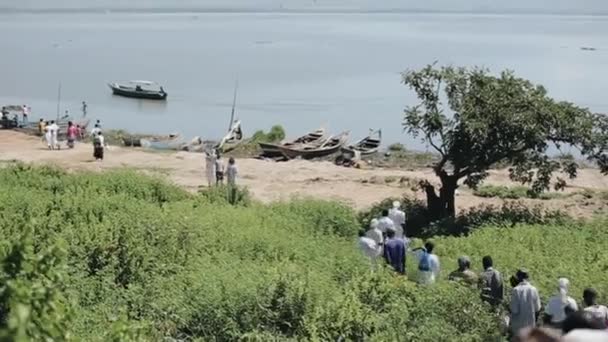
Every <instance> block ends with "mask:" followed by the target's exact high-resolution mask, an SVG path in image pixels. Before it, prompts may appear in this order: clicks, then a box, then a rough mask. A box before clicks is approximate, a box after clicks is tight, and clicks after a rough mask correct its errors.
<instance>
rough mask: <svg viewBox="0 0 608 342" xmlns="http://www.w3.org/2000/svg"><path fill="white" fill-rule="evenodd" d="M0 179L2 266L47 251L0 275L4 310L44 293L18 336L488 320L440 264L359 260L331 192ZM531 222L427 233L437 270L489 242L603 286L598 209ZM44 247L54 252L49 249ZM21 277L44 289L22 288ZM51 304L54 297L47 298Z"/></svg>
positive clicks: (104, 178)
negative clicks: (260, 195) (266, 200)
mask: <svg viewBox="0 0 608 342" xmlns="http://www.w3.org/2000/svg"><path fill="white" fill-rule="evenodd" d="M0 180H1V182H0V232H1V233H2V236H4V245H5V247H4V248H2V249H0V257H1V259H2V260H4V262H3V264H4V265H5V267H3V268H2V271H1V272H0V273H1V275H2V277H3V279H7V277H9V275H10V274H9V272H8V271H7V270H9V269H15V267H17V269H19V268H18V267H22V268H23V269H24V270H25V269H27V270H29V271H28V272H34V271H32V269H31V268H29V266H27V265H26V264H21V263H18V264H16V263H15V262H14V261H15V259H14V258H12V257H11V255H12V254H11V253H10V251H11V250H18V251H19V250H27V251H28V252H27V253H25V252H24V253H25V254H24V255H28V258H26V260H42V259H41V258H43V257H44V256H45V255H47V256H48V255H51V256H53V258H55V259H53V260H55V261H53V262H49V263H45V264H44V265H48V267H47V266H45V268H44V269H40V270H39V271H35V274H41V275H42V276H39V277H38V278H35V277H34V278H32V277H30V278H31V279H39V280H37V281H36V282H33V283H31V282H25V281H23V282H20V283H18V284H17V285H15V287H14V288H15V289H17V290H19V291H17V290H16V291H14V292H10V291H8V292H6V291H5V292H2V291H0V294H2V293H5V294H7V295H6V296H5V297H3V298H4V299H3V300H2V301H0V305H2V303H4V305H5V306H6V307H7V308H8V309H7V310H8V311H7V312H8V313H9V316H10V317H17V316H14V315H17V313H18V312H20V309H18V308H22V307H25V308H28V307H30V308H33V307H36V308H43V309H45V310H42V311H40V310H38V311H32V312H34V313H35V315H39V316H40V317H37V316H35V315H34V316H32V317H34V318H36V319H34V320H31V321H30V322H29V323H28V322H25V323H24V324H26V325H27V326H28V327H30V328H29V329H26V330H24V331H25V334H26V335H27V336H28V337H29V338H30V339H32V338H33V339H35V337H36V336H46V335H44V334H42V333H41V331H42V332H48V331H56V330H52V329H59V330H60V331H61V332H63V334H53V335H52V336H54V337H55V340H57V341H61V340H68V339H70V336H71V337H72V338H77V339H80V340H85V341H108V340H111V341H137V340H163V339H177V340H200V341H208V340H213V341H234V340H240V339H242V340H255V341H269V340H313V341H326V340H334V341H335V340H352V341H360V340H370V341H389V340H400V341H438V340H449V341H488V340H492V339H493V338H494V337H495V335H496V333H497V331H498V322H496V321H495V320H494V318H493V317H492V316H491V315H489V314H488V313H487V308H486V307H485V306H484V305H483V304H482V303H481V302H480V301H479V294H478V292H477V291H476V290H474V289H469V288H466V287H462V286H458V285H456V284H452V283H449V282H447V281H445V280H443V279H442V281H440V283H439V284H438V285H437V286H434V287H430V288H423V287H419V286H417V285H415V284H414V283H412V282H409V281H407V280H406V279H405V278H402V277H396V276H394V275H393V274H392V273H391V272H390V271H388V270H385V269H384V268H380V269H379V270H378V271H377V272H371V270H370V265H369V264H368V262H367V261H366V260H365V259H364V258H363V257H362V256H361V255H360V253H359V252H358V251H357V248H356V244H355V240H356V231H357V230H358V227H359V225H358V222H357V217H356V213H354V212H353V211H352V210H351V209H349V208H348V207H345V206H342V205H340V204H336V203H333V202H325V201H314V200H294V201H291V202H284V203H275V204H271V205H262V204H259V203H256V202H253V201H244V202H241V203H237V204H236V205H231V204H229V203H227V202H226V201H223V200H222V198H223V196H224V193H223V192H222V191H221V190H215V191H216V192H207V193H204V194H197V195H191V194H188V193H186V192H184V191H182V190H180V189H179V188H177V187H174V186H171V185H168V184H166V183H164V182H162V181H160V180H158V179H154V178H149V177H143V176H141V175H139V174H136V173H132V172H128V171H120V172H109V173H106V174H92V173H79V174H67V173H64V172H62V171H60V170H57V169H53V168H38V167H36V168H32V167H29V166H26V165H16V166H9V167H6V168H2V169H0ZM544 229H545V227H542V226H532V227H516V228H508V229H500V230H480V231H478V232H474V233H473V234H472V235H471V236H470V237H469V238H439V239H438V240H437V242H438V253H439V254H440V256H441V257H442V261H443V262H444V265H445V266H444V268H445V270H444V274H445V272H447V271H448V269H449V268H450V260H451V259H454V260H455V258H456V257H457V256H458V255H459V254H461V253H466V254H469V255H471V256H472V257H473V259H474V260H475V261H476V262H477V261H478V260H479V258H480V256H481V255H483V254H485V253H491V254H493V255H495V256H496V259H497V266H498V267H499V269H503V270H505V271H508V272H511V271H512V270H514V269H515V268H516V267H518V266H520V265H521V264H522V263H523V264H525V265H526V266H527V267H529V268H530V269H531V270H532V274H533V276H534V277H535V280H538V282H539V283H540V285H541V290H542V291H543V295H545V294H548V293H549V290H548V289H551V288H553V284H552V280H553V277H555V276H556V275H557V273H561V272H563V274H564V275H567V276H570V277H571V279H572V282H573V286H574V289H575V290H576V291H578V290H579V289H580V288H581V287H582V286H586V285H588V284H589V285H597V286H598V287H599V288H600V289H601V290H603V291H605V290H608V289H607V288H605V286H606V285H605V284H608V279H606V276H605V274H606V272H600V271H601V270H602V269H603V267H606V262H607V260H606V257H605V256H603V255H604V254H603V253H601V252H602V250H603V248H604V246H605V244H606V242H608V236H607V235H606V234H605V233H604V232H603V231H602V230H601V229H600V223H598V224H591V225H581V226H578V227H572V226H552V227H548V228H546V229H547V234H544V233H543V232H544ZM25 232H29V233H28V234H29V235H28V236H30V237H31V238H28V239H25V240H24V239H23V237H24V236H26V235H24V234H25ZM565 234H569V238H568V235H565ZM541 238H544V239H541ZM21 241H26V242H25V244H24V243H21ZM551 241H553V242H554V243H556V244H555V245H553V244H552V243H551ZM415 243H421V241H416V242H415ZM568 243H569V244H570V245H566V246H562V245H564V244H568ZM11 246H17V247H18V248H17V249H15V248H16V247H11ZM19 246H21V247H19ZM56 246H59V247H56ZM555 246H559V248H557V249H556V248H555ZM53 248H60V249H61V251H62V252H61V253H54V254H48V253H49V252H47V251H49V250H53ZM552 248H553V249H552ZM581 249H584V250H581ZM559 250H561V251H562V252H563V253H559V252H558V251H559ZM564 255H568V256H569V257H568V258H561V259H560V257H563V256H564ZM47 258H48V257H47ZM552 260H553V261H552ZM555 260H559V261H555ZM409 263H410V265H409V266H410V269H412V268H413V264H412V261H409ZM554 263H558V266H554ZM8 266H10V267H9V268H7V267H8ZM11 267H12V268H11ZM571 267H574V268H576V269H575V270H570V268H571ZM604 270H605V269H604ZM39 272H40V273H39ZM9 278H10V277H9ZM19 279H21V278H19ZM47 279H49V281H47ZM50 280H53V281H50ZM58 284H61V286H59V285H58ZM583 284H585V285H583ZM601 284H604V285H601ZM33 288H36V289H37V288H42V289H51V288H52V289H54V291H55V292H54V293H55V294H56V295H55V296H53V297H52V298H50V299H48V300H47V299H46V297H44V296H36V295H35V293H36V292H32V291H29V292H28V291H25V290H27V289H30V290H31V289H33ZM17 293H20V294H22V295H20V296H17ZM0 299H1V298H0ZM16 303H22V304H23V303H25V304H23V305H24V306H23V305H22V306H16V305H17V304H16ZM20 305H21V304H20ZM58 307H62V308H65V310H51V309H49V310H46V308H58ZM36 312H38V313H39V314H36ZM41 312H43V313H44V314H42V313H41ZM13 314H14V315H13ZM11 315H13V316H11ZM11 324H13V325H11ZM32 326H33V327H37V328H38V329H31V327H32ZM13 328H14V320H6V319H4V320H2V319H0V336H4V335H1V334H8V335H10V336H14V334H16V333H17V332H18V330H19V329H18V328H19V324H17V328H16V330H15V329H13ZM11 329H12V330H11ZM36 334H37V335H36Z"/></svg>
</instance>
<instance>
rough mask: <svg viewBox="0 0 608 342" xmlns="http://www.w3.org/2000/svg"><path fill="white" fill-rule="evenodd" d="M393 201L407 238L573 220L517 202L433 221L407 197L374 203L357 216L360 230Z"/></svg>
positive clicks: (425, 210) (477, 209)
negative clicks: (404, 223)
mask: <svg viewBox="0 0 608 342" xmlns="http://www.w3.org/2000/svg"><path fill="white" fill-rule="evenodd" d="M393 201H400V202H401V209H402V210H403V211H404V212H405V216H406V218H407V235H408V236H413V237H417V238H429V237H433V236H439V235H451V236H463V235H467V234H470V233H471V232H473V231H475V230H477V229H479V228H481V227H487V226H488V225H493V226H494V227H495V228H502V227H511V226H514V225H516V224H566V223H569V222H572V218H570V217H569V216H568V215H566V214H565V213H563V212H560V211H556V210H547V209H545V208H543V207H542V206H529V205H526V204H525V203H522V202H516V201H513V202H505V203H504V204H502V205H500V206H493V205H483V206H480V207H476V208H470V209H467V210H463V211H461V212H460V213H458V215H456V216H455V217H447V218H443V219H440V220H433V219H432V215H431V214H430V213H429V209H428V208H427V207H426V204H425V203H424V202H422V201H420V200H418V199H415V198H410V197H407V196H406V197H403V198H387V199H385V200H383V201H381V202H379V203H376V204H375V205H373V206H372V208H370V209H369V210H367V211H363V212H361V213H359V216H358V220H359V224H360V225H361V227H364V228H365V227H368V226H369V222H370V221H371V219H372V218H377V217H380V214H381V213H382V210H383V209H386V208H391V207H392V203H393Z"/></svg>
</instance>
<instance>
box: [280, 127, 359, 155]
mask: <svg viewBox="0 0 608 342" xmlns="http://www.w3.org/2000/svg"><path fill="white" fill-rule="evenodd" d="M349 136H350V132H349V131H346V132H342V133H340V134H338V135H336V136H331V137H329V138H326V139H324V141H323V143H322V144H320V145H317V146H311V145H300V146H295V147H284V146H279V150H281V153H283V155H284V156H285V157H286V158H288V159H295V158H302V159H314V158H321V157H325V156H329V155H332V154H334V153H336V152H338V150H340V148H342V146H344V144H346V142H347V141H348V138H349Z"/></svg>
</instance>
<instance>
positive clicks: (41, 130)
mask: <svg viewBox="0 0 608 342" xmlns="http://www.w3.org/2000/svg"><path fill="white" fill-rule="evenodd" d="M45 133H46V122H44V119H40V121H38V135H39V136H41V137H43V136H44V134H45Z"/></svg>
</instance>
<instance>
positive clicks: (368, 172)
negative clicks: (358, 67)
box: [0, 131, 608, 216]
mask: <svg viewBox="0 0 608 342" xmlns="http://www.w3.org/2000/svg"><path fill="white" fill-rule="evenodd" d="M11 160H18V161H23V162H29V163H45V164H54V165H58V166H60V167H63V168H66V169H68V170H92V171H103V170H107V169H113V168H121V167H128V168H133V169H137V170H142V171H144V172H149V173H153V174H160V175H163V176H166V177H167V179H168V180H170V181H172V182H173V183H175V184H177V185H179V186H182V187H185V188H186V189H188V190H190V191H196V190H197V189H198V188H199V187H200V186H205V185H206V181H205V179H204V167H205V166H204V159H203V155H202V154H198V153H189V152H148V151H144V150H142V149H134V148H122V147H115V146H111V147H110V150H109V151H107V153H106V159H105V160H104V161H103V162H100V163H98V162H95V161H93V158H92V146H91V145H90V144H77V146H76V148H75V149H73V150H67V149H62V150H60V151H49V150H47V149H46V146H45V145H44V144H43V143H42V142H41V140H40V139H39V138H36V137H32V136H28V135H25V134H21V133H17V132H13V131H0V161H11ZM237 165H238V167H239V171H240V179H239V183H240V184H242V185H244V186H247V187H248V188H249V189H250V191H251V192H252V193H253V195H254V196H255V198H257V199H259V200H261V201H264V202H270V201H276V200H282V199H289V198H291V197H293V196H303V197H315V198H323V199H334V200H339V201H342V202H345V203H348V204H349V205H352V206H353V207H355V208H357V209H362V208H366V207H369V206H370V205H371V204H373V203H374V202H377V201H380V200H382V199H384V198H386V197H390V196H399V195H402V194H404V193H407V194H410V195H411V196H416V197H419V198H423V194H422V193H421V192H413V191H412V190H411V184H414V183H416V180H417V179H422V178H427V179H431V180H433V179H435V176H434V175H433V173H432V171H431V170H430V169H419V170H414V171H404V170H401V169H364V170H358V169H349V168H344V167H338V166H335V165H333V164H332V163H330V162H310V161H304V160H296V161H290V162H285V163H275V162H270V161H263V160H257V159H248V158H243V159H237ZM400 180H402V182H400ZM486 184H496V185H498V184H500V185H513V183H512V182H510V181H509V178H508V173H507V172H506V171H504V170H497V171H492V172H491V176H490V178H489V179H488V180H487V181H486ZM581 188H585V189H592V190H594V191H602V190H608V177H604V176H602V175H601V174H600V173H599V172H597V170H592V169H585V170H581V172H580V173H579V177H578V178H577V179H576V180H574V181H573V182H571V184H570V187H569V188H568V190H567V191H576V190H580V189H581ZM527 201H529V202H530V203H542V204H543V205H545V206H547V207H550V208H560V209H565V210H567V211H568V212H570V213H572V214H574V215H576V216H590V215H592V214H593V213H595V212H597V211H598V210H604V207H605V206H606V203H602V202H601V201H599V200H594V199H586V200H581V198H579V196H573V197H568V198H564V199H554V200H544V201H543V200H527ZM482 203H495V204H498V203H501V200H500V199H496V198H491V199H488V198H480V197H476V196H473V195H472V193H471V191H470V190H468V189H467V188H464V187H463V188H462V189H461V191H460V195H459V197H458V199H457V206H458V208H459V209H463V208H468V207H472V206H477V205H480V204H482Z"/></svg>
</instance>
